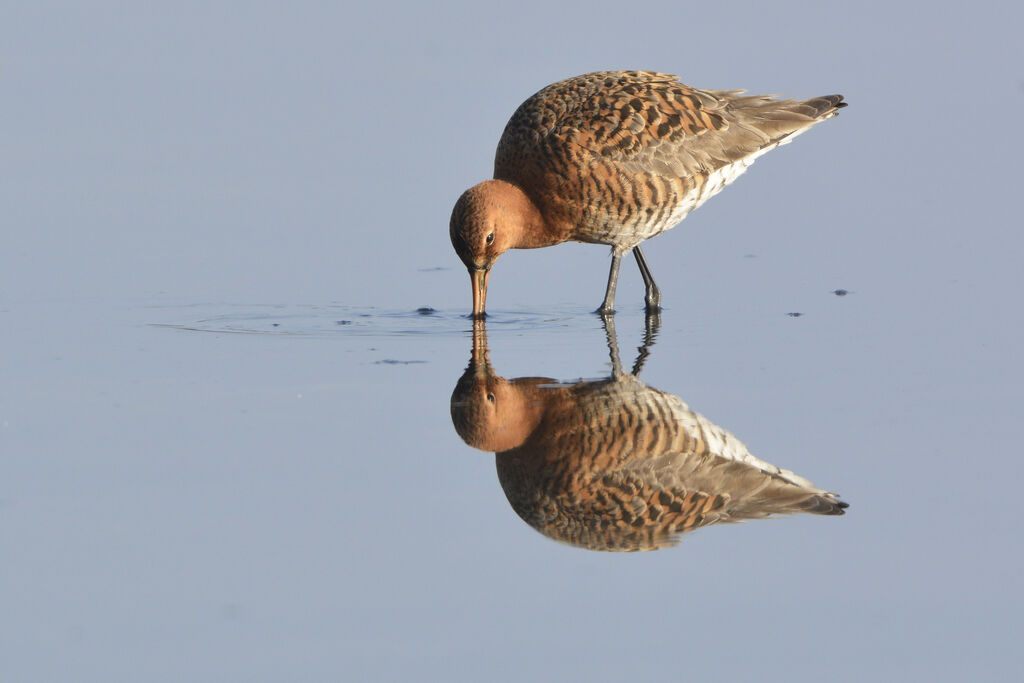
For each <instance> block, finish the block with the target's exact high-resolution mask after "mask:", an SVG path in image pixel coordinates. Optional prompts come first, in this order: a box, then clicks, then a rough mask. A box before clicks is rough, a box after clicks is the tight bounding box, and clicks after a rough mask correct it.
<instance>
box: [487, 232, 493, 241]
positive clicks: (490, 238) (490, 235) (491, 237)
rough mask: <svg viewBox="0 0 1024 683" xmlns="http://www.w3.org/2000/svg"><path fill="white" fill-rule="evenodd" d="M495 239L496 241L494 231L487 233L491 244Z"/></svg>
mask: <svg viewBox="0 0 1024 683" xmlns="http://www.w3.org/2000/svg"><path fill="white" fill-rule="evenodd" d="M493 241H494V233H493V232H492V233H489V234H488V235H487V244H490V243H491V242H493Z"/></svg>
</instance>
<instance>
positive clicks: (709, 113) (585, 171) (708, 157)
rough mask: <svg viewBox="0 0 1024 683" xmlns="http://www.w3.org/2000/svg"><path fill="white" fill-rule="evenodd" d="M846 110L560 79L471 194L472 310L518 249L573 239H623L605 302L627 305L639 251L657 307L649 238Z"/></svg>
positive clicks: (825, 102) (651, 78) (652, 75)
mask: <svg viewBox="0 0 1024 683" xmlns="http://www.w3.org/2000/svg"><path fill="white" fill-rule="evenodd" d="M845 106H846V102H844V101H843V96H842V95H825V96H822V97H815V98H812V99H809V100H794V99H777V98H776V97H775V96H774V95H746V94H745V91H744V90H699V89H697V88H693V87H691V86H688V85H685V84H683V83H682V82H680V80H679V77H678V76H675V75H671V74H665V73H658V72H654V71H599V72H594V73H588V74H584V75H582V76H576V77H575V78H569V79H567V80H564V81H559V82H558V83H554V84H552V85H549V86H547V87H545V88H544V89H542V90H540V91H539V92H537V93H536V94H534V95H533V96H532V97H530V98H529V99H527V100H526V101H525V102H523V103H522V104H521V105H520V106H519V108H518V109H517V110H516V111H515V113H514V114H513V115H512V117H511V119H509V121H508V123H507V124H506V126H505V129H504V132H503V133H502V135H501V138H500V140H499V142H498V148H497V152H496V154H495V159H494V178H493V179H491V180H485V181H483V182H481V183H478V184H477V185H474V186H473V187H471V188H469V189H468V190H466V191H465V192H464V193H463V194H462V195H461V196H460V197H459V199H458V200H457V201H456V202H455V206H454V208H453V209H452V214H451V220H450V222H449V232H450V236H451V241H452V245H453V246H454V248H455V252H456V253H457V254H458V256H459V258H460V259H461V260H462V262H463V264H465V266H466V268H467V270H468V271H469V275H470V279H471V282H472V288H473V313H472V317H474V318H480V317H483V316H485V315H486V311H485V305H486V298H487V285H488V281H489V279H490V272H491V268H492V267H493V265H494V262H495V261H496V260H497V258H498V257H499V256H500V255H501V254H503V253H504V252H505V251H507V250H509V249H533V248H538V247H547V246H552V245H555V244H560V243H562V242H566V241H570V240H572V241H577V242H586V243H593V244H604V245H609V246H611V250H612V262H611V270H610V272H609V274H608V284H607V287H606V289H605V296H604V300H603V301H602V303H601V305H600V307H599V308H598V309H597V311H595V312H596V313H600V314H611V313H613V312H614V310H615V287H616V283H617V281H618V273H619V263H620V260H621V258H622V256H623V254H625V253H626V252H628V251H630V250H632V252H633V256H634V257H635V259H636V263H637V266H638V267H639V269H640V275H641V277H642V278H643V281H644V287H645V295H644V302H645V307H646V309H647V310H648V311H656V310H659V309H660V307H661V291H660V289H659V288H658V286H657V284H656V283H655V282H654V278H653V276H652V275H651V271H650V268H649V267H648V265H647V260H646V258H645V257H644V254H643V252H642V251H641V250H640V244H641V242H643V241H644V240H647V239H649V238H651V237H654V236H655V235H658V234H660V233H662V232H664V231H665V230H668V229H669V228H671V227H672V226H674V225H676V224H677V223H679V222H680V221H682V220H683V218H685V217H686V215H687V214H689V213H690V212H691V211H693V210H694V209H696V208H697V207H698V206H700V205H701V204H703V203H704V202H705V201H707V200H708V199H709V198H711V197H712V196H713V195H715V194H717V193H718V192H719V191H721V190H722V188H724V187H725V186H726V185H728V184H729V183H731V182H732V181H733V180H735V179H736V178H737V177H739V176H740V174H742V173H743V172H744V171H746V170H747V168H748V167H749V166H750V164H751V163H753V162H754V160H755V159H757V158H758V157H759V156H761V155H762V154H764V153H765V152H767V151H769V150H771V149H773V148H775V147H777V146H779V145H782V144H785V143H788V142H789V141H790V140H792V139H793V138H794V137H796V136H797V135H799V134H800V133H802V132H803V131H805V130H807V129H808V128H810V127H811V126H813V125H814V124H816V123H818V122H820V121H824V120H825V119H828V118H832V117H833V116H835V115H836V113H837V112H838V110H839V109H841V108H842V107H845Z"/></svg>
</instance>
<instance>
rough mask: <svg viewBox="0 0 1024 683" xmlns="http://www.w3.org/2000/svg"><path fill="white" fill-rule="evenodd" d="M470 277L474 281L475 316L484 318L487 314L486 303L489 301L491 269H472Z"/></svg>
mask: <svg viewBox="0 0 1024 683" xmlns="http://www.w3.org/2000/svg"><path fill="white" fill-rule="evenodd" d="M469 277H470V279H472V281H473V317H474V318H476V319H478V320H479V319H483V317H484V316H485V315H487V314H486V313H485V312H484V305H485V303H486V301H487V281H488V279H490V277H491V271H490V269H484V268H479V269H476V268H474V269H472V270H470V271H469Z"/></svg>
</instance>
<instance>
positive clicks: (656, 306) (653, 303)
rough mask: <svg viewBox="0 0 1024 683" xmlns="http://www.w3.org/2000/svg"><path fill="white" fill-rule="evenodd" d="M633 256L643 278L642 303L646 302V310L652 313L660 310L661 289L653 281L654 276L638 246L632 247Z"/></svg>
mask: <svg viewBox="0 0 1024 683" xmlns="http://www.w3.org/2000/svg"><path fill="white" fill-rule="evenodd" d="M633 256H634V257H636V265H637V266H639V268H640V277H642V278H643V279H644V289H645V290H646V292H645V293H644V303H646V304H647V312H648V313H653V312H655V311H660V310H661V290H660V289H658V285H657V284H656V283H655V282H654V276H653V275H651V269H650V268H648V267H647V259H645V258H644V253H643V252H642V251H640V247H633Z"/></svg>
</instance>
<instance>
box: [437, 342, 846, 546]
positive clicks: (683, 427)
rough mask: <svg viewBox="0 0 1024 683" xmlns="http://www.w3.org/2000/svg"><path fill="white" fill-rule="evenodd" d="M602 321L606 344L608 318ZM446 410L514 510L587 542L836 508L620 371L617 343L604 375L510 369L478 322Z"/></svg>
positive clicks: (677, 402) (655, 538) (641, 539)
mask: <svg viewBox="0 0 1024 683" xmlns="http://www.w3.org/2000/svg"><path fill="white" fill-rule="evenodd" d="M609 325H610V322H609ZM608 329H609V345H610V346H613V347H614V346H615V341H614V328H613V327H609V328H608ZM642 358H643V354H642V355H641V359H638V363H637V366H636V368H635V370H634V371H635V372H639V367H640V365H641V364H642ZM451 412H452V421H453V423H454V425H455V428H456V431H457V432H458V433H459V435H460V436H461V437H462V439H463V440H464V441H465V442H466V443H467V444H469V445H470V446H473V447H475V448H479V449H481V450H485V451H494V452H496V464H497V470H498V478H499V480H500V482H501V486H502V488H503V489H504V491H505V494H506V496H507V498H508V500H509V503H511V505H512V507H513V509H515V511H516V513H517V514H518V515H519V516H520V517H521V518H522V519H523V520H525V521H526V522H527V523H528V524H530V526H532V527H534V528H535V529H537V530H538V531H540V532H541V533H542V534H544V535H545V536H548V537H550V538H553V539H556V540H559V541H564V542H566V543H570V544H573V545H577V546H581V547H584V548H588V549H591V550H654V549H658V548H662V547H666V546H670V545H674V544H675V543H676V542H677V540H678V536H679V535H680V534H682V533H684V532H687V531H692V530H693V529H697V528H699V527H702V526H707V525H710V524H716V523H721V522H735V521H740V520H745V519H755V518H762V517H767V516H769V515H773V514H788V513H796V512H810V513H815V514H823V515H841V514H843V509H844V508H845V507H846V503H844V502H842V501H840V500H839V499H838V498H837V497H836V495H835V494H833V493H829V492H828V491H825V490H823V489H820V488H817V487H816V486H814V485H813V484H812V483H811V482H809V481H807V480H806V479H804V478H803V477H800V476H798V475H796V474H794V473H793V472H790V471H789V470H785V469H781V468H779V467H776V466H775V465H772V464H770V463H767V462H764V461H762V460H759V459H758V458H756V457H754V456H753V455H752V454H751V453H750V451H749V450H748V449H747V447H746V446H745V445H744V444H743V443H742V442H740V441H739V440H738V439H737V438H736V437H735V436H733V435H732V434H730V433H729V432H728V431H726V430H725V429H723V428H721V427H719V426H717V425H715V424H713V423H711V422H710V421H708V420H707V419H706V418H704V417H702V416H701V415H699V414H697V413H695V412H693V411H692V410H690V409H689V407H688V406H687V405H686V404H685V403H684V402H683V401H682V400H681V399H680V398H679V397H678V396H674V395H672V394H668V393H665V392H663V391H659V390H657V389H653V388H651V387H649V386H647V385H646V384H644V383H643V382H642V381H640V380H639V379H638V378H637V377H636V375H635V374H629V373H625V372H622V371H621V369H620V368H619V363H618V357H617V349H615V350H614V351H613V373H612V376H611V377H609V378H607V379H602V380H597V381H580V382H575V383H571V384H564V383H559V382H556V381H555V380H552V379H549V378H538V377H524V378H518V379H512V380H508V379H504V378H502V377H500V376H498V375H497V374H496V373H495V372H494V371H493V369H492V368H491V365H490V362H489V360H488V351H487V347H486V339H485V336H484V330H483V327H482V323H478V326H477V331H476V333H475V335H474V352H473V356H472V360H471V362H470V365H469V367H468V368H467V370H466V372H465V373H464V374H463V376H462V378H461V379H460V380H459V382H458V385H457V386H456V388H455V391H454V392H453V394H452V402H451Z"/></svg>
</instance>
